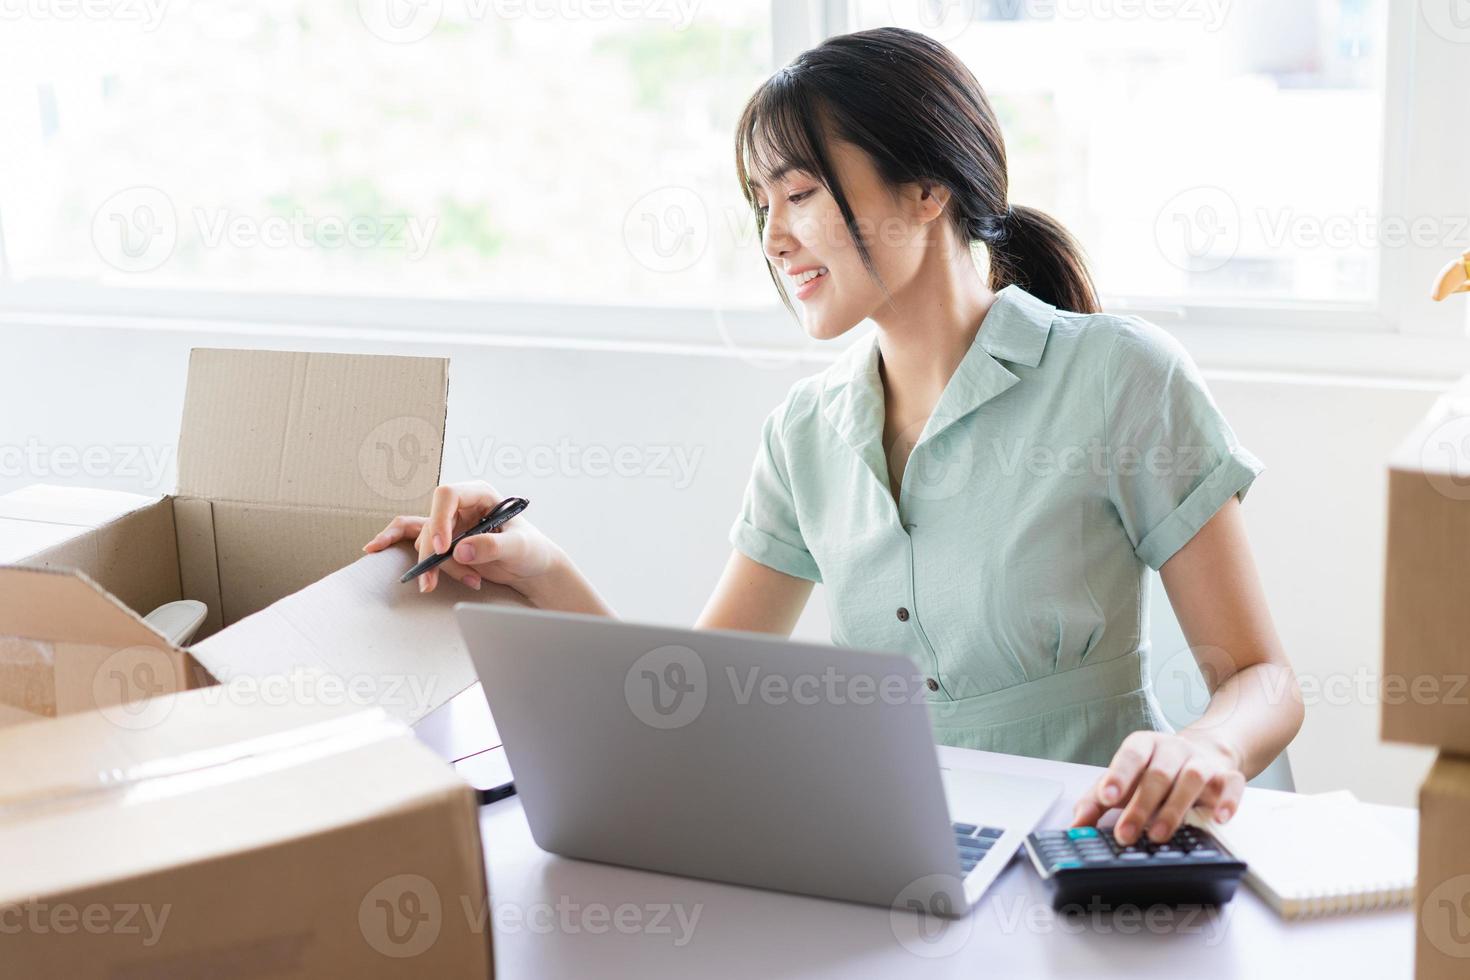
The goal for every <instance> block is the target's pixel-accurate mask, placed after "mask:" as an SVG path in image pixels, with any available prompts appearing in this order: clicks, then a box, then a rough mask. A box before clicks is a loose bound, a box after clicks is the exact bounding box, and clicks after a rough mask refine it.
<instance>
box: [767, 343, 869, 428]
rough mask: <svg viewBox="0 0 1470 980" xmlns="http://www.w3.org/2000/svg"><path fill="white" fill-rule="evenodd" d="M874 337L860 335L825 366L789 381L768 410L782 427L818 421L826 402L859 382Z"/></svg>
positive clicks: (796, 426) (811, 423)
mask: <svg viewBox="0 0 1470 980" xmlns="http://www.w3.org/2000/svg"><path fill="white" fill-rule="evenodd" d="M873 341H874V338H873V337H871V336H864V337H861V338H859V339H858V340H857V341H856V342H854V343H853V344H851V345H850V346H849V347H848V348H847V349H846V350H844V351H842V352H841V353H840V354H838V355H837V357H836V359H835V360H834V361H833V362H832V363H831V364H829V365H827V367H825V368H823V369H822V370H820V371H815V372H813V373H811V374H808V375H805V376H803V377H800V378H798V379H797V380H796V381H794V382H792V384H791V386H790V387H789V388H787V390H786V395H785V397H784V398H782V399H781V401H780V403H779V404H778V405H777V406H776V407H775V408H774V409H772V412H771V414H772V415H773V416H774V417H775V419H776V421H777V422H778V423H779V424H780V425H781V428H782V429H783V431H790V430H791V429H796V428H800V427H801V426H809V425H813V424H815V423H817V422H819V421H820V420H821V418H822V415H823V413H824V411H825V407H826V405H827V404H828V403H829V402H831V401H832V400H833V399H834V398H838V397H840V396H841V395H842V393H843V391H844V389H846V388H847V387H848V386H850V385H853V384H857V383H861V377H862V375H863V374H864V373H865V370H866V365H867V362H868V360H869V359H870V358H871V357H872V350H871V347H872V344H873Z"/></svg>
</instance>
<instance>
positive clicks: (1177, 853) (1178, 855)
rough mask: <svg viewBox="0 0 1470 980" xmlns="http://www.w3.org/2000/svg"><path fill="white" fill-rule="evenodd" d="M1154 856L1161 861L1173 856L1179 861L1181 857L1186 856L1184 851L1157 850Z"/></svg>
mask: <svg viewBox="0 0 1470 980" xmlns="http://www.w3.org/2000/svg"><path fill="white" fill-rule="evenodd" d="M1154 857H1155V858H1157V859H1158V860H1160V861H1162V860H1165V859H1168V858H1173V859H1174V860H1176V861H1177V860H1179V859H1180V858H1182V857H1184V852H1182V851H1157V852H1155V853H1154Z"/></svg>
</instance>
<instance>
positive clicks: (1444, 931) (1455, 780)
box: [1414, 753, 1470, 980]
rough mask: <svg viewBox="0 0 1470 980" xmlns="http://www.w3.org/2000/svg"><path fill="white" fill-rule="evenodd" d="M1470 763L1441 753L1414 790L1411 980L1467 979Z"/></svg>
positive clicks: (1469, 953) (1469, 946) (1469, 951)
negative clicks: (1416, 852)
mask: <svg viewBox="0 0 1470 980" xmlns="http://www.w3.org/2000/svg"><path fill="white" fill-rule="evenodd" d="M1467 827H1470V758H1466V757H1462V756H1455V755H1448V754H1445V753H1441V754H1440V756H1439V758H1438V759H1436V760H1435V763H1434V767H1433V768H1432V769H1430V770H1429V777H1428V778H1427V779H1426V780H1425V781H1424V785H1423V786H1421V787H1420V788H1419V878H1418V882H1417V884H1416V887H1415V895H1414V897H1415V908H1416V910H1417V912H1418V928H1417V930H1416V937H1417V942H1416V946H1415V953H1414V964H1415V965H1414V975H1415V976H1416V977H1417V978H1418V980H1463V978H1464V977H1467V976H1470V838H1467V837H1466V835H1465V830H1466V828H1467Z"/></svg>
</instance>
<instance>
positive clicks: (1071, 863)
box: [1051, 861, 1082, 871]
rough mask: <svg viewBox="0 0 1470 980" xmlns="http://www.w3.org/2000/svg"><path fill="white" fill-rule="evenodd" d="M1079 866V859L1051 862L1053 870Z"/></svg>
mask: <svg viewBox="0 0 1470 980" xmlns="http://www.w3.org/2000/svg"><path fill="white" fill-rule="evenodd" d="M1080 867H1082V862H1081V861H1054V862H1052V866H1051V869H1052V870H1053V871H1061V870H1062V869H1063V868H1080Z"/></svg>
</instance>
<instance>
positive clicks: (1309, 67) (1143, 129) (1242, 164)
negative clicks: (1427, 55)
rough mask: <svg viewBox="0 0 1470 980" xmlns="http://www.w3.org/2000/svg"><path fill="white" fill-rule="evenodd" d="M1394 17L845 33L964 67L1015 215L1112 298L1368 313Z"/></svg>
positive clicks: (939, 21)
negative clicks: (932, 42)
mask: <svg viewBox="0 0 1470 980" xmlns="http://www.w3.org/2000/svg"><path fill="white" fill-rule="evenodd" d="M1386 9H1387V0H1293V2H1290V3H1281V2H1279V0H1237V2H1228V0H1147V2H1145V0H971V2H948V3H936V2H928V0H916V2H915V0H910V2H896V0H895V2H890V0H862V2H861V3H860V4H859V5H858V14H857V21H858V26H860V27H869V26H877V25H879V24H898V25H900V26H905V27H910V28H913V29H916V30H922V31H924V32H926V33H928V34H930V35H931V36H934V37H936V38H938V39H940V40H942V41H943V42H945V43H946V44H948V45H949V46H950V47H951V48H952V49H953V50H954V51H955V52H956V53H958V54H959V55H960V56H961V57H963V58H964V59H965V61H966V63H967V64H968V65H969V66H970V68H971V70H972V71H973V72H974V73H975V75H976V77H977V78H978V79H979V81H980V83H981V85H982V86H983V87H984V88H985V90H986V92H987V94H988V95H989V96H990V99H991V101H992V104H993V105H994V107H995V109H996V112H997V114H998V116H999V117H1000V120H1001V125H1002V128H1003V130H1004V132H1005V134H1006V143H1007V148H1008V151H1009V166H1010V176H1011V199H1012V201H1013V202H1015V203H1020V204H1029V205H1032V206H1035V207H1039V208H1041V209H1043V210H1045V211H1048V212H1050V213H1052V214H1053V215H1055V216H1056V217H1057V218H1058V219H1059V220H1061V221H1062V222H1063V223H1064V224H1066V225H1067V227H1068V228H1070V229H1071V230H1072V232H1073V233H1074V234H1076V235H1077V236H1078V238H1079V239H1080V240H1081V241H1082V243H1083V245H1084V247H1085V248H1086V250H1087V252H1088V256H1089V258H1090V260H1091V262H1092V265H1093V269H1094V272H1095V273H1096V275H1097V278H1098V282H1099V287H1100V288H1101V289H1102V290H1103V291H1104V292H1105V293H1106V294H1108V295H1110V296H1112V297H1126V298H1165V299H1170V300H1189V301H1196V302H1230V301H1238V300H1251V301H1262V300H1270V301H1275V302H1285V303H1301V302H1304V301H1334V302H1355V303H1362V304H1369V303H1373V302H1374V301H1376V299H1377V295H1378V261H1377V247H1378V244H1379V240H1380V239H1381V238H1383V237H1385V236H1389V237H1391V236H1394V235H1400V236H1402V235H1404V234H1407V233H1408V228H1407V227H1406V226H1402V227H1401V226H1400V223H1399V222H1397V221H1396V220H1386V219H1385V218H1384V216H1383V214H1382V212H1381V209H1380V192H1381V188H1382V180H1383V174H1382V165H1381V164H1382V159H1383V148H1384V142H1383V134H1384V93H1385V49H1386V38H1387V17H1386ZM1303 134H1310V137H1311V138H1310V140H1307V139H1303ZM1445 230H1446V231H1449V229H1448V228H1446V229H1445ZM1447 244H1448V243H1447ZM1466 245H1470V242H1467V243H1466ZM1462 247H1463V246H1462Z"/></svg>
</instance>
